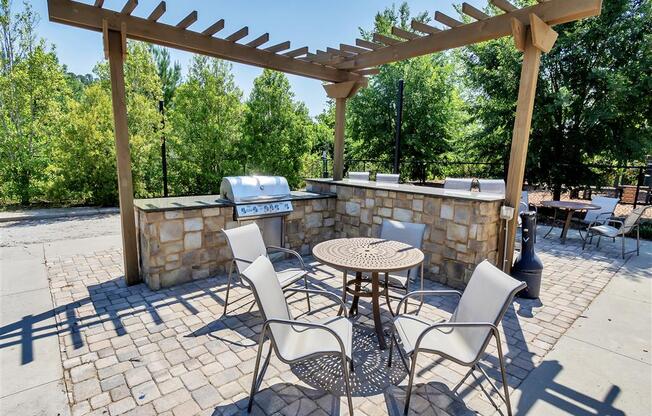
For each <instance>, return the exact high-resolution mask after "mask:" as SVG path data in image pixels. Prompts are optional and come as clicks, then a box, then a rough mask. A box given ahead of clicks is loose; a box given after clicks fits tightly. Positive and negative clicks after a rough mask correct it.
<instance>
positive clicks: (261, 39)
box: [247, 33, 269, 48]
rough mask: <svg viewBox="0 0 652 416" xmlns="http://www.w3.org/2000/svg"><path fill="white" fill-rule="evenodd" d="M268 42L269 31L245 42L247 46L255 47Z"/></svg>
mask: <svg viewBox="0 0 652 416" xmlns="http://www.w3.org/2000/svg"><path fill="white" fill-rule="evenodd" d="M267 42H269V33H265V34H262V35H260V36H258V37H257V38H256V39H254V40H252V41H251V42H249V43H247V46H249V47H252V48H257V47H259V46H260V45H263V44H265V43H267Z"/></svg>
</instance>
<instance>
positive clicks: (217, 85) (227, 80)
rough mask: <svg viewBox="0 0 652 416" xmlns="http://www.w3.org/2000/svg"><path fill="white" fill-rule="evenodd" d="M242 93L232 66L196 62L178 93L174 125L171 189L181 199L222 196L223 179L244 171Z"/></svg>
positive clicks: (209, 60)
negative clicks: (198, 196)
mask: <svg viewBox="0 0 652 416" xmlns="http://www.w3.org/2000/svg"><path fill="white" fill-rule="evenodd" d="M241 97H242V92H241V91H240V90H239V89H238V88H237V87H236V85H235V83H234V81H233V75H232V74H231V65H230V64H228V63H226V62H224V61H220V60H217V59H212V58H206V57H203V56H195V57H194V58H193V61H192V64H191V66H190V70H189V73H188V77H187V80H186V82H185V83H184V84H182V85H181V86H180V87H179V88H178V89H177V91H176V93H175V96H174V99H173V106H172V110H171V112H170V114H169V120H170V125H171V127H170V141H169V149H170V162H169V166H170V178H171V180H170V184H171V189H172V192H173V193H176V194H185V195H187V194H195V195H197V194H212V193H218V192H219V188H220V181H221V179H222V177H223V176H225V175H228V174H236V173H238V172H240V171H241V168H240V166H241V164H240V162H239V160H238V159H237V157H238V156H239V155H240V154H241V149H239V148H238V146H237V144H238V142H239V141H240V138H241V125H242V113H243V108H242V104H241V102H240V100H241Z"/></svg>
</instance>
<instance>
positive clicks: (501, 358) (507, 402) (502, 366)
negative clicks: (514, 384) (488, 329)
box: [493, 329, 512, 416]
mask: <svg viewBox="0 0 652 416" xmlns="http://www.w3.org/2000/svg"><path fill="white" fill-rule="evenodd" d="M493 332H494V337H495V338H496V346H497V349H498V360H499V361H500V375H501V377H502V380H503V389H504V391H505V397H504V398H503V400H504V401H505V405H506V406H507V416H512V404H511V402H510V400H509V385H508V384H507V372H506V371H505V357H504V356H503V346H502V344H501V343H500V334H499V333H498V330H497V329H494V330H493Z"/></svg>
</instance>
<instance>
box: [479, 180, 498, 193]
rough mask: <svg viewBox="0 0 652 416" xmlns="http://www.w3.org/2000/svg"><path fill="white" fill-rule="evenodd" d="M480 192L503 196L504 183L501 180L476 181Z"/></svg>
mask: <svg viewBox="0 0 652 416" xmlns="http://www.w3.org/2000/svg"><path fill="white" fill-rule="evenodd" d="M478 186H479V187H480V192H487V193H490V194H497V195H505V181H504V180H502V179H478Z"/></svg>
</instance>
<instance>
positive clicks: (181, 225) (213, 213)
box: [134, 191, 335, 290]
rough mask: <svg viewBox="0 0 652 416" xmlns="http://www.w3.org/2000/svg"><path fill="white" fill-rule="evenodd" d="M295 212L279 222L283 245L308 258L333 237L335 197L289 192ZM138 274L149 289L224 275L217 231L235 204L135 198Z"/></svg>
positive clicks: (231, 224)
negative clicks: (311, 250)
mask: <svg viewBox="0 0 652 416" xmlns="http://www.w3.org/2000/svg"><path fill="white" fill-rule="evenodd" d="M283 200H284V201H287V200H289V201H292V205H293V207H294V211H293V212H291V213H290V214H288V215H286V216H285V217H284V221H283V227H284V230H283V231H284V232H283V239H284V246H285V247H287V248H291V249H293V250H297V251H299V252H301V253H302V254H309V253H310V249H311V248H312V246H313V245H314V244H317V243H319V242H321V241H324V240H329V239H332V238H334V228H335V194H330V193H328V192H321V193H313V192H305V191H293V192H292V193H291V195H290V197H288V198H286V199H283ZM134 206H135V214H136V220H137V223H138V224H137V228H138V251H139V259H140V275H141V277H142V278H143V280H144V281H145V283H147V285H148V286H149V287H150V288H151V289H154V290H156V289H159V288H162V287H170V286H173V285H176V284H181V283H185V282H188V281H190V280H194V279H203V278H206V277H209V276H213V275H216V274H219V273H224V272H225V271H226V268H227V267H228V264H229V262H230V260H231V251H230V250H229V248H228V246H227V243H226V238H225V237H224V235H223V233H221V230H222V229H230V228H235V227H238V226H239V225H244V224H247V223H251V222H253V221H252V220H248V221H235V220H234V217H233V207H234V205H233V204H232V203H231V202H229V201H228V200H225V199H223V198H221V197H220V196H219V195H205V196H188V197H172V198H151V199H137V200H135V201H134Z"/></svg>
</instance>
